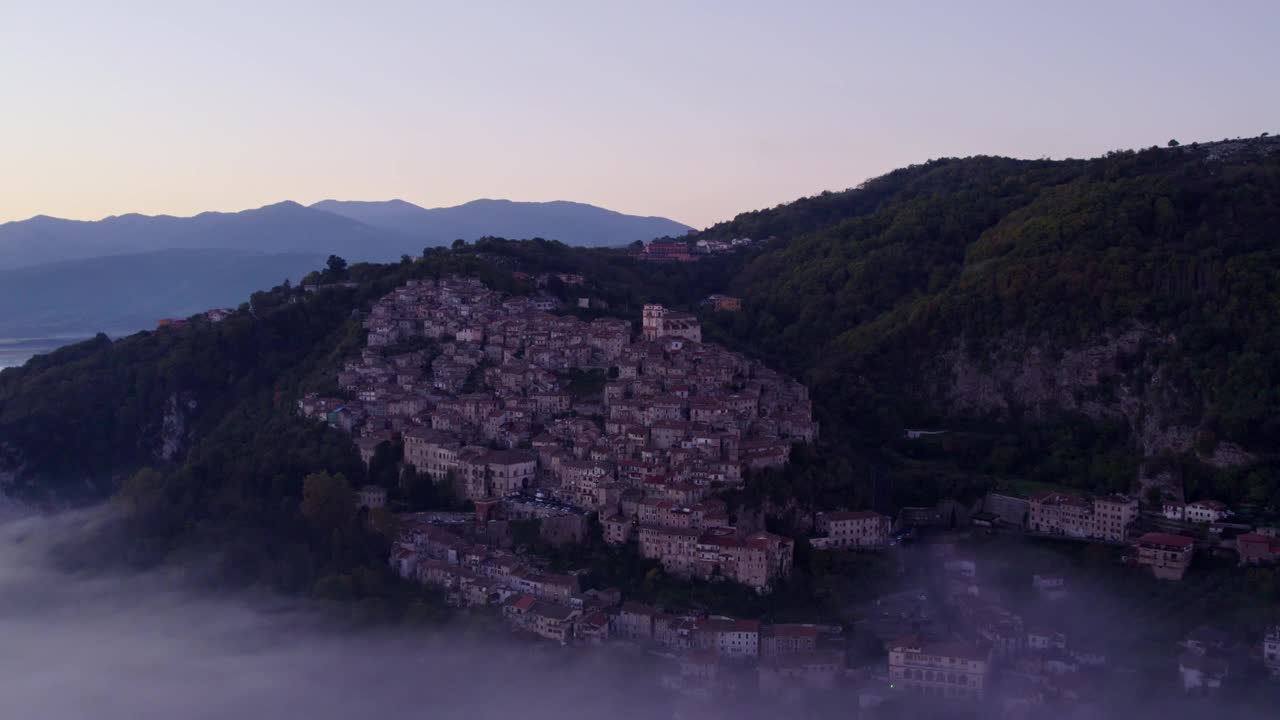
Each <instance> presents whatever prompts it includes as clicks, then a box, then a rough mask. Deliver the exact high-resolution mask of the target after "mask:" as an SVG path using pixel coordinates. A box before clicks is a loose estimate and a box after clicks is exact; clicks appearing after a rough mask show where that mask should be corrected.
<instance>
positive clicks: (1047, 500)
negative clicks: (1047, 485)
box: [1027, 491, 1138, 542]
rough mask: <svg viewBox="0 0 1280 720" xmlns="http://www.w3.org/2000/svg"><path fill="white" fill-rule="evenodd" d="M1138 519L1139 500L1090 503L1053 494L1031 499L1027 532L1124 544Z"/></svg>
mask: <svg viewBox="0 0 1280 720" xmlns="http://www.w3.org/2000/svg"><path fill="white" fill-rule="evenodd" d="M1137 518H1138V500H1137V499H1136V498H1131V497H1128V496H1126V495H1108V496H1105V497H1096V498H1092V499H1086V498H1084V497H1081V496H1079V495H1072V494H1069V493H1063V492H1056V491H1049V492H1044V493H1040V494H1039V495H1036V496H1035V497H1033V498H1031V512H1030V517H1029V519H1028V522H1027V528H1028V529H1029V530H1031V531H1032V532H1039V533H1046V534H1049V535H1066V536H1068V537H1076V538H1089V539H1094V540H1106V541H1110V542H1124V541H1125V534H1126V532H1127V531H1128V528H1129V526H1130V525H1131V524H1133V521H1134V520H1136V519H1137Z"/></svg>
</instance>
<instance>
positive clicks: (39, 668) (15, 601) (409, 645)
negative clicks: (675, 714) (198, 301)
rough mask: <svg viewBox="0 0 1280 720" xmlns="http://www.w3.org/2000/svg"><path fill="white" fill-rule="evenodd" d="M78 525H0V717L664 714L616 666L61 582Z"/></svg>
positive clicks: (170, 578) (63, 521)
mask: <svg viewBox="0 0 1280 720" xmlns="http://www.w3.org/2000/svg"><path fill="white" fill-rule="evenodd" d="M89 522H93V517H92V515H90V514H75V515H66V516H60V517H58V518H53V519H49V518H27V519H16V520H15V519H9V520H0V641H2V642H3V650H2V651H0V717H5V718H39V719H40V720H71V719H75V718H86V719H88V718H92V719H93V720H139V719H144V718H164V719H165V720H172V719H173V718H184V719H190V720H197V719H200V718H219V719H223V718H255V717H257V718H267V717H275V718H314V719H315V720H329V719H330V718H332V719H334V720H337V719H338V718H343V719H346V718H353V717H368V718H376V719H377V720H397V719H398V718H423V717H430V718H445V719H447V718H511V717H521V718H531V719H538V718H588V717H602V716H605V715H606V714H607V716H609V717H616V718H649V717H663V716H667V717H669V716H670V710H669V709H665V708H663V707H660V706H659V704H658V703H657V702H656V701H655V702H654V703H653V704H652V705H651V706H645V704H643V703H638V702H637V699H638V698H644V697H645V696H646V695H650V696H651V689H652V686H644V687H631V684H630V683H627V682H623V680H622V677H621V673H622V665H623V664H624V663H619V665H618V666H617V667H614V666H611V665H607V664H606V665H603V666H602V665H601V664H599V663H598V662H592V658H591V656H589V655H585V656H584V655H583V654H582V653H575V652H574V651H573V650H572V649H561V648H552V647H545V648H543V647H539V646H531V645H524V644H516V643H514V642H513V643H511V644H510V645H506V644H502V643H499V642H485V643H483V644H478V643H477V642H475V641H470V642H466V643H464V642H460V638H458V637H450V636H446V635H439V634H429V633H425V632H423V633H419V632H416V631H415V632H405V631H400V632H396V633H391V632H389V631H370V630H362V631H347V632H343V631H337V630H331V629H328V628H327V627H326V622H325V620H324V615H323V614H322V613H319V612H316V611H315V610H314V609H313V608H308V607H307V606H305V605H300V604H296V603H287V602H284V601H271V600H269V599H263V598H257V597H248V596H234V597H228V596H222V597H219V598H217V599H208V598H206V597H202V595H201V594H198V593H196V592H194V591H191V590H183V589H181V588H182V587H183V585H184V583H183V582H182V580H181V576H180V574H178V573H153V574H145V575H132V576H127V577H121V576H110V577H101V576H97V577H95V576H82V575H76V576H69V575H67V574H64V573H62V572H61V571H59V570H57V569H55V568H54V567H53V566H52V564H51V562H50V557H49V554H50V552H51V549H52V548H53V545H54V543H55V542H56V541H57V540H58V538H59V537H60V536H64V535H65V534H67V533H74V532H78V531H79V529H80V527H81V526H83V525H84V524H85V523H89Z"/></svg>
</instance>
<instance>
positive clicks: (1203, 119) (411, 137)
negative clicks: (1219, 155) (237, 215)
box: [0, 0, 1280, 227]
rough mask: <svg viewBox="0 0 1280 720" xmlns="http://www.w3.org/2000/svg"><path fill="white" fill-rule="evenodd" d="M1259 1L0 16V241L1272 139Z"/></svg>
mask: <svg viewBox="0 0 1280 720" xmlns="http://www.w3.org/2000/svg"><path fill="white" fill-rule="evenodd" d="M1277 68H1280V2H1277V1H1275V0H1267V1H1263V2H1243V1H1242V2H1221V3H1207V2H1195V3H1192V2H1123V1H1120V0H1112V1H1111V2H1079V1H1077V2H1056V3H1047V2H1026V1H1025V0H1019V1H1015V2H976V1H975V2H910V1H901V0H895V1H894V2H888V1H883V2H855V1H854V0H843V1H840V0H831V1H819V0H812V1H806V0H790V1H783V0H778V1H776V2H764V1H757V0H738V1H736V2H734V1H731V0H725V1H723V2H711V1H695V0H684V1H681V2H666V1H663V0H648V1H646V2H613V1H611V0H587V1H583V2H567V1H565V2H559V1H555V0H525V1H514V0H513V1H511V2H485V1H483V0H467V1H465V2H464V1H458V2H427V1H423V2H377V1H375V0H370V1H367V2H348V3H336V2H325V1H324V0H312V1H310V2H294V3H289V2H272V1H270V0H256V1H254V2H239V1H231V0H220V1H219V2H202V3H197V2H186V1H185V0H183V1H179V2H174V1H173V0H168V1H166V2H130V1H129V0H121V1H119V2H103V1H101V0H94V1H91V2H90V1H85V2H59V1H58V0H30V1H24V0H0V222H2V221H6V220H14V219H21V218H26V217H30V216H32V215H36V214H47V215H55V216H60V217H72V218H82V219H97V218H100V217H103V216H105V215H111V214H117V213H124V212H143V213H168V214H175V215H189V214H194V213H197V212H200V211H202V210H239V209H244V208H249V207H257V206H261V205H264V204H268V203H273V202H278V201H280V200H285V199H290V200H297V201H299V202H303V203H311V202H314V201H317V200H321V199H324V198H330V197H333V198H339V199H347V200H382V199H390V198H395V197H399V198H403V199H405V200H409V201H410V202H414V203H418V204H420V205H424V206H427V207H434V206H442V205H453V204H457V203H461V202H465V201H467V200H472V199H475V198H479V197H498V198H510V199H513V200H576V201H580V202H589V203H593V204H597V205H602V206H605V207H609V208H612V209H615V210H620V211H623V212H629V213H637V214H644V215H665V216H668V217H671V218H673V219H676V220H680V221H683V222H687V223H689V224H691V225H695V226H699V227H701V226H705V225H707V224H710V223H713V222H716V221H718V220H722V219H727V218H730V217H732V216H733V215H734V214H736V213H738V212H740V211H744V210H750V209H756V208H760V207H768V206H772V205H775V204H777V203H780V202H785V201H789V200H792V199H795V198H796V197H800V196H803V195H810V194H813V193H816V192H819V191H822V190H825V189H832V190H838V189H843V188H846V187H850V186H853V185H856V184H858V183H860V182H862V181H863V180H865V179H867V178H868V177H872V176H875V175H878V174H881V173H884V172H886V171H888V170H891V169H893V168H895V167H899V166H902V165H906V164H910V163H915V162H922V161H924V160H927V159H930V158H934V157H941V156H958V155H973V154H1001V155H1012V156H1016V157H1055V158H1057V157H1083V156H1091V155H1097V154H1101V153H1103V152H1106V151H1107V150H1111V149H1116V148H1128V147H1143V146H1150V145H1154V144H1161V145H1163V144H1164V143H1165V142H1166V141H1168V140H1169V139H1170V138H1177V139H1179V140H1181V141H1183V142H1190V141H1192V140H1201V141H1203V140H1216V139H1221V138H1223V137H1227V136H1231V137H1235V136H1250V135H1257V134H1259V133H1261V132H1264V131H1269V132H1272V133H1273V134H1275V133H1277V132H1280V92H1277V88H1280V84H1278V83H1280V81H1277V79H1276V70H1277Z"/></svg>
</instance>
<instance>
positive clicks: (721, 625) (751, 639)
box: [693, 618, 760, 658]
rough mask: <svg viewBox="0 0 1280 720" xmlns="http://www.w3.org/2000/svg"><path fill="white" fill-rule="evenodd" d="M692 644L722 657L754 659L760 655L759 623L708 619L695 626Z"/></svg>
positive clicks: (756, 621)
mask: <svg viewBox="0 0 1280 720" xmlns="http://www.w3.org/2000/svg"><path fill="white" fill-rule="evenodd" d="M693 642H694V645H695V646H696V647H698V648H700V649H702V650H714V651H715V652H716V654H717V655H720V656H722V657H731V658H741V657H751V658H754V657H756V656H758V655H759V654H760V621H759V620H731V619H729V618H708V619H706V620H702V621H701V622H699V623H698V624H697V627H696V628H695V629H694V633H693Z"/></svg>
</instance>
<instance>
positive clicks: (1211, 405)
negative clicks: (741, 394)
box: [0, 138, 1280, 602]
mask: <svg viewBox="0 0 1280 720" xmlns="http://www.w3.org/2000/svg"><path fill="white" fill-rule="evenodd" d="M1277 227H1280V143H1278V142H1276V141H1274V140H1272V139H1267V138H1264V139H1257V140H1254V141H1240V142H1234V143H1215V144H1210V145H1204V146H1194V145H1188V146H1180V147H1168V148H1152V149H1148V150H1142V151H1138V152H1131V151H1124V152H1115V153H1111V154H1108V155H1107V156H1105V157H1102V158H1097V159H1093V160H1071V161H1048V160H1038V161H1022V160H1011V159H1006V158H994V157H975V158H967V159H944V160H936V161H932V162H929V163H926V164H923V165H919V166H913V167H910V168H905V169H902V170H898V171H895V172H893V173H890V174H888V175H886V176H884V177H881V178H877V179H874V180H871V181H868V182H866V183H864V184H863V185H862V186H860V187H857V188H854V189H851V190H847V191H843V192H838V193H824V194H822V195H818V196H815V197H812V198H806V199H802V200H799V201H796V202H794V203H790V204H787V205H784V206H779V207H777V208H774V209H771V210H764V211H759V212H753V213H747V214H744V215H742V216H739V217H738V218H735V219H734V220H732V221H729V222H727V223H722V224H720V225H717V226H713V227H712V228H709V229H707V230H705V231H703V232H702V233H701V234H699V235H698V236H695V237H706V238H731V237H743V236H747V237H753V238H757V239H761V240H766V242H763V243H757V244H755V245H753V246H751V249H749V250H745V251H740V252H733V253H726V254H723V255H716V256H712V257H708V258H705V259H702V260H700V261H698V262H696V263H647V262H643V261H641V260H638V259H636V258H635V257H633V256H631V255H630V254H629V253H628V252H626V251H623V250H610V249H588V248H571V247H568V246H566V245H563V244H561V243H557V242H553V241H546V240H527V241H510V240H503V239H498V238H484V239H481V240H478V241H476V242H474V243H466V242H461V241H459V242H457V243H455V244H454V245H453V247H451V248H429V249H427V250H425V251H424V253H423V254H422V256H420V257H414V258H411V257H407V256H406V257H404V258H403V259H402V260H401V262H399V263H396V264H390V265H371V264H357V265H353V266H351V267H349V268H348V267H346V265H345V263H343V262H341V261H340V260H339V259H337V258H333V259H332V260H333V261H334V262H331V263H330V264H329V266H328V267H326V268H323V269H318V270H317V271H316V272H315V273H314V274H313V275H312V276H310V277H308V278H307V280H306V283H307V284H308V285H315V284H318V285H320V289H319V290H318V291H314V292H307V291H304V290H302V289H301V288H300V287H290V286H288V285H283V286H280V287H277V288H274V289H272V290H268V291H263V292H259V293H256V294H254V295H253V296H252V297H251V298H250V300H249V302H247V303H245V304H244V305H243V306H242V307H241V308H240V311H239V312H237V313H235V314H234V315H233V316H231V317H230V318H228V319H227V320H225V321H223V322H220V323H213V322H210V321H208V320H206V319H203V318H202V317H200V316H197V317H195V318H192V320H191V321H190V322H189V323H187V324H185V325H181V326H173V327H165V328H160V329H158V330H155V331H150V332H143V333H138V334H136V335H133V336H130V337H127V338H123V339H120V340H117V341H114V342H113V341H111V340H109V339H107V338H106V337H104V336H100V337H98V338H95V339H93V340H90V341H88V342H85V343H81V344H78V345H73V346H69V347H66V348H63V349H61V350H58V351H55V352H53V353H50V354H48V355H44V356H40V357H37V358H35V359H33V360H31V361H30V362H28V363H27V365H26V366H24V367H22V368H14V369H9V370H6V371H3V372H0V484H2V485H3V487H4V489H5V491H6V492H8V493H10V494H14V495H18V496H21V497H25V498H28V499H31V500H35V501H39V502H45V503H49V504H52V505H66V504H80V503H85V502H91V501H97V500H100V499H102V498H105V497H108V496H111V495H113V494H114V495H116V497H117V498H118V501H119V502H120V503H121V504H122V507H125V508H127V509H128V510H129V512H128V516H129V517H130V518H131V519H130V522H131V523H133V526H134V530H135V531H136V532H135V534H134V537H135V538H136V541H135V544H134V546H133V548H132V551H133V552H132V554H133V556H134V557H135V558H136V559H137V560H138V561H140V562H148V561H155V560H157V559H160V558H162V557H163V556H164V555H165V554H166V553H169V552H172V551H173V550H174V548H177V547H183V546H188V545H192V544H194V545H198V546H206V547H217V548H219V550H220V551H221V552H223V553H225V555H226V557H228V558H234V559H235V562H233V563H230V564H229V567H235V568H236V569H237V572H238V573H240V574H241V575H243V577H244V580H245V581H246V582H254V581H265V582H268V583H270V584H272V585H275V586H278V587H282V588H287V589H299V588H305V587H312V588H313V589H315V590H316V592H317V593H319V594H322V595H326V596H333V597H342V598H348V599H356V600H359V599H361V598H370V599H372V598H378V599H379V600H378V601H379V602H382V601H383V600H385V597H386V596H387V595H388V594H391V595H394V594H395V593H394V592H391V591H389V590H388V589H387V588H388V583H391V582H392V580H391V579H389V578H387V577H386V573H385V562H383V560H382V558H383V557H384V553H385V550H386V542H387V538H386V533H385V532H380V531H379V529H378V528H380V527H381V528H382V529H383V530H384V531H385V530H386V523H385V520H382V521H378V522H370V521H369V519H368V518H364V517H361V516H358V515H357V514H356V513H355V511H354V509H353V507H352V506H351V502H350V490H351V488H352V487H354V486H357V485H359V484H362V483H364V482H367V481H370V480H371V479H376V478H373V475H376V474H379V473H384V472H386V470H385V467H384V465H385V463H383V462H381V461H379V462H375V463H374V467H373V468H371V469H366V468H365V467H364V466H363V465H362V463H360V461H359V458H358V457H357V455H356V452H355V449H354V447H353V446H352V444H351V442H350V440H349V438H347V437H345V436H344V435H342V434H340V433H337V432H336V431H333V430H330V429H328V428H326V427H323V426H321V425H316V424H311V423H306V422H303V421H301V420H299V419H298V418H297V417H296V416H295V414H294V411H293V408H294V402H295V401H296V399H297V398H298V397H299V396H300V394H302V393H303V392H305V391H307V390H313V389H322V388H325V387H328V386H329V385H331V384H332V382H333V377H334V373H335V372H336V370H337V368H338V367H339V366H340V365H341V363H342V361H343V360H344V358H345V357H347V356H348V355H349V354H351V353H352V352H354V351H355V349H356V348H357V347H359V346H360V345H361V344H362V342H363V331H362V329H361V327H360V313H361V312H363V311H364V310H367V308H368V307H369V306H370V305H371V303H372V302H373V301H374V300H375V299H376V298H378V297H380V296H381V295H383V294H385V293H386V292H388V291H389V290H390V289H391V288H393V287H395V286H397V285H399V284H402V283H403V282H404V281H406V280H407V279H409V278H413V277H433V276H435V277H438V276H441V275H445V274H454V273H458V274H467V275H473V276H477V277H480V278H481V279H483V280H484V281H485V282H486V283H488V284H490V285H491V286H493V287H495V288H497V289H500V290H504V291H507V292H512V293H529V292H534V291H536V289H535V288H534V286H533V284H532V283H530V282H527V281H521V280H517V279H516V277H514V276H513V273H514V272H516V271H519V272H523V273H530V274H535V273H544V272H551V273H576V274H581V275H583V276H584V277H585V278H586V284H585V285H584V286H581V287H579V286H567V285H564V284H563V283H561V282H560V281H558V280H556V279H555V278H554V277H553V278H552V279H551V280H550V282H549V283H548V284H547V286H546V287H545V288H544V289H542V290H540V291H544V292H550V293H552V294H554V295H557V296H559V297H560V298H562V299H563V300H566V301H568V302H566V305H567V306H568V307H569V308H571V309H570V310H569V311H571V312H576V313H579V314H582V315H584V316H596V315H614V316H618V317H624V318H628V319H632V320H635V319H637V318H638V317H639V314H640V307H641V305H643V304H644V303H646V302H661V303H665V304H668V305H670V306H674V307H682V308H687V309H691V310H696V311H698V312H700V313H701V315H702V317H703V320H704V327H705V330H706V337H707V338H708V339H709V340H716V341H720V342H724V343H726V344H728V345H730V346H731V347H733V348H735V349H738V350H741V351H743V352H747V353H749V354H752V355H755V356H758V357H761V358H762V359H764V360H766V361H767V362H769V363H771V364H773V365H775V366H777V367H779V368H781V369H783V370H786V371H788V372H791V373H793V374H795V375H796V376H798V377H800V378H801V379H802V380H804V381H805V382H806V383H807V384H808V385H809V386H810V387H811V388H812V389H813V397H814V400H815V412H816V414H817V416H818V419H819V420H820V421H821V422H822V436H821V439H820V441H819V443H818V444H817V445H816V446H814V447H810V448H802V449H798V450H797V451H796V452H795V453H794V456H793V462H792V464H791V465H790V466H789V467H788V468H787V469H785V470H784V471H781V472H766V473H759V474H756V475H753V476H751V477H750V478H749V481H748V484H747V487H746V488H745V489H744V490H743V491H741V492H740V493H738V494H737V495H736V496H735V497H734V498H733V501H734V502H735V503H736V504H739V505H744V506H751V507H764V508H765V509H766V510H768V512H769V516H770V520H769V521H770V523H772V524H773V526H774V527H775V528H777V529H782V530H786V529H788V523H790V522H796V518H803V517H804V516H805V515H806V514H807V513H808V512H811V511H812V510H814V509H822V508H858V507H868V506H873V507H877V508H879V509H882V510H886V511H889V510H893V509H895V508H897V507H900V506H902V505H912V504H921V505H923V504H932V503H935V502H937V501H938V500H940V499H944V498H959V499H961V500H964V501H969V500H973V499H976V497H978V495H980V494H981V493H982V492H985V491H986V490H989V489H1005V490H1011V491H1019V490H1025V489H1026V488H1031V487H1043V486H1069V487H1076V488H1080V489H1082V490H1088V491H1104V490H1125V491H1133V490H1135V489H1137V487H1138V486H1137V480H1138V478H1139V477H1146V478H1157V479H1159V480H1160V482H1162V483H1163V485H1159V484H1157V485H1155V486H1154V487H1155V493H1156V494H1159V492H1185V494H1186V495H1187V496H1188V497H1216V498H1220V499H1224V500H1228V501H1230V502H1233V503H1238V504H1244V505H1246V506H1248V507H1251V508H1253V510H1254V511H1256V512H1258V513H1266V512H1268V511H1271V510H1274V508H1275V507H1276V506H1277V505H1280V481H1278V480H1277V477H1278V476H1280V474H1278V473H1277V462H1276V458H1275V456H1274V448H1275V447H1276V446H1277V444H1280V328H1278V327H1277V323H1276V322H1275V319H1276V318H1277V316H1278V313H1280V256H1278V255H1277V252H1278V251H1277V248H1276V243H1275V238H1274V233H1275V228H1277ZM312 289H314V288H312ZM714 292H727V293H730V294H734V295H738V296H741V297H742V298H743V300H744V307H743V310H742V311H740V312H736V313H726V312H719V313H715V312H711V311H710V310H708V309H706V308H705V307H704V306H701V305H700V301H701V300H702V299H703V298H705V297H706V296H707V295H708V294H710V293H714ZM581 296H589V297H590V298H592V299H593V300H596V301H597V302H595V303H593V304H592V306H591V308H590V309H578V308H577V307H576V305H577V303H576V302H573V301H575V300H576V299H577V298H578V297H581ZM1117 338H1120V339H1117ZM1117 348H1119V349H1117ZM1027 377H1031V378H1032V380H1034V381H1035V382H1031V381H1028V380H1027ZM973 388H976V389H973ZM907 427H936V428H939V429H946V430H948V432H947V433H946V434H943V435H939V436H936V437H933V438H932V439H929V440H907V439H904V438H903V429H904V428H907ZM1170 438H1171V439H1170ZM393 475H394V473H393ZM379 481H381V480H379ZM1150 489H1151V488H1148V491H1150Z"/></svg>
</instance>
